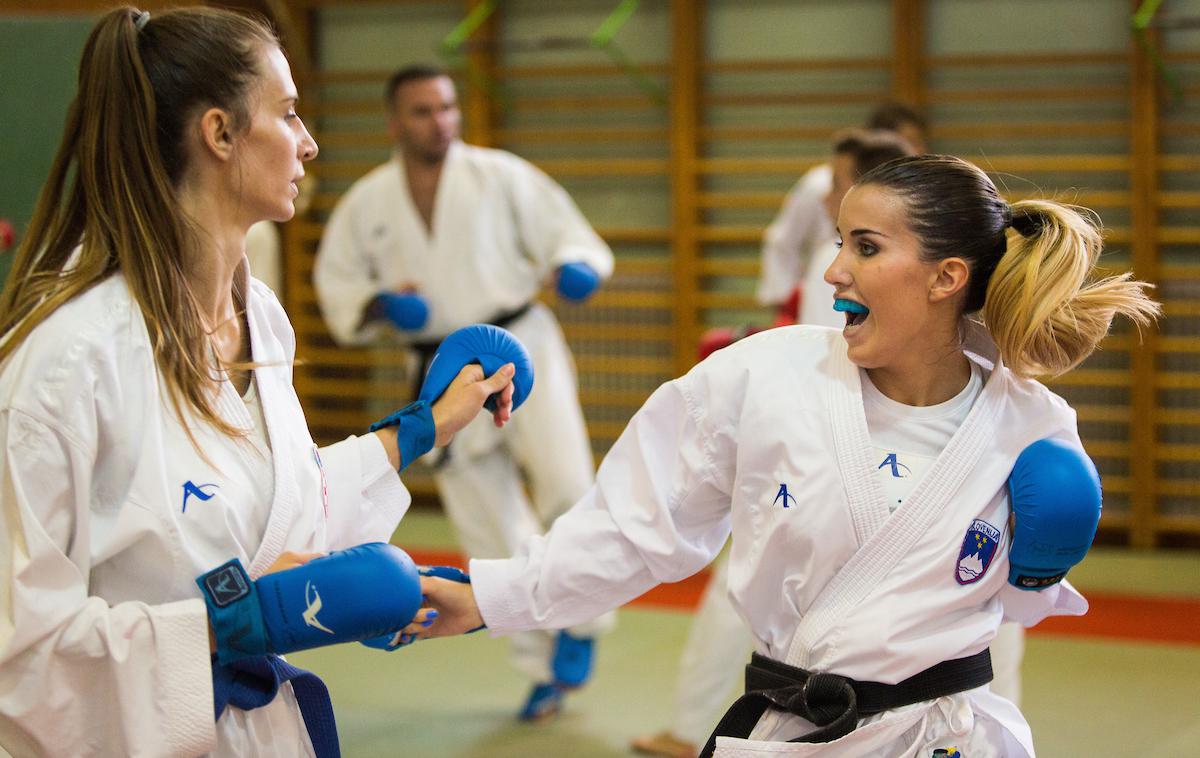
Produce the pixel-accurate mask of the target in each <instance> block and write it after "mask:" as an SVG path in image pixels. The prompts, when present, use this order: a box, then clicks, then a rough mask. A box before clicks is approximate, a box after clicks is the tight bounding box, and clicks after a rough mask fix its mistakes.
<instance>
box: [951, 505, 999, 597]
mask: <svg viewBox="0 0 1200 758" xmlns="http://www.w3.org/2000/svg"><path fill="white" fill-rule="evenodd" d="M999 544H1000V530H999V529H997V528H996V527H994V526H992V525H991V524H989V523H988V522H986V521H984V520H982V519H975V520H974V521H972V522H971V526H969V527H968V528H967V536H966V537H964V538H963V544H962V549H961V550H959V551H958V563H957V564H955V567H954V578H955V579H956V580H957V581H958V583H959V584H974V583H975V582H978V581H979V580H980V579H982V578H983V575H984V573H986V572H987V570H988V566H990V565H992V558H994V557H995V556H996V546H997V545H999Z"/></svg>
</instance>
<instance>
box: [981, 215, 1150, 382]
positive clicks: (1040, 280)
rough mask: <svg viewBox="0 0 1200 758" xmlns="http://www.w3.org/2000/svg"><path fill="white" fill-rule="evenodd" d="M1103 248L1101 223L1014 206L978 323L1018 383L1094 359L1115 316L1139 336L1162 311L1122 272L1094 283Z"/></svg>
mask: <svg viewBox="0 0 1200 758" xmlns="http://www.w3.org/2000/svg"><path fill="white" fill-rule="evenodd" d="M1102 247H1103V238H1102V236H1101V233H1100V229H1099V224H1098V220H1097V219H1096V218H1095V215H1094V214H1093V213H1092V212H1091V211H1088V210H1087V209H1083V208H1075V207H1071V206H1066V205H1061V204H1059V203H1055V202H1051V201H1048V200H1022V201H1020V202H1017V203H1015V204H1013V206H1012V226H1011V227H1010V229H1009V230H1008V251H1007V252H1006V253H1005V254H1004V256H1003V257H1001V259H1000V261H999V262H998V263H997V265H996V269H995V271H994V272H993V273H992V276H991V279H990V281H989V283H988V287H987V296H986V298H985V300H984V306H983V321H984V324H985V325H986V326H987V328H988V331H989V332H990V333H991V335H992V338H993V339H994V340H995V341H996V345H997V347H998V348H999V350H1000V355H1001V357H1002V358H1003V360H1004V363H1005V365H1007V366H1008V368H1009V369H1010V370H1012V371H1013V372H1015V373H1017V374H1019V375H1022V376H1059V375H1061V374H1063V373H1066V372H1067V371H1069V370H1071V369H1072V368H1074V367H1075V366H1078V365H1079V364H1080V363H1082V362H1083V361H1084V359H1086V358H1087V357H1088V356H1089V355H1091V354H1092V351H1094V350H1095V349H1096V347H1097V345H1099V344H1100V341H1101V340H1102V339H1104V337H1105V335H1107V334H1108V330H1109V327H1110V325H1111V324H1112V320H1113V317H1114V316H1116V315H1118V314H1121V315H1124V316H1126V317H1128V318H1129V319H1131V320H1132V321H1133V322H1134V324H1136V325H1137V327H1138V329H1139V331H1140V330H1141V329H1142V328H1144V327H1146V326H1149V324H1150V323H1151V321H1152V320H1153V319H1154V318H1156V317H1157V316H1158V315H1159V313H1160V312H1161V307H1160V306H1159V304H1158V303H1157V302H1155V301H1154V300H1152V299H1150V297H1149V296H1148V295H1147V294H1146V291H1147V290H1148V289H1150V288H1151V287H1152V286H1153V285H1150V284H1147V283H1145V282H1140V281H1135V280H1133V278H1132V274H1130V273H1124V274H1121V275H1119V276H1112V277H1107V278H1103V279H1093V270H1094V268H1095V265H1096V262H1097V260H1098V258H1099V256H1100V250H1101V248H1102Z"/></svg>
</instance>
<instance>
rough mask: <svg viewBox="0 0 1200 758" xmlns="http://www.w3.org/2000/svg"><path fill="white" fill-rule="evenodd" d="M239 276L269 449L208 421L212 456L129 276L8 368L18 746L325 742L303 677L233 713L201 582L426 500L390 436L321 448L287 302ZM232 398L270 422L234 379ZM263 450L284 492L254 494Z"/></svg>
mask: <svg viewBox="0 0 1200 758" xmlns="http://www.w3.org/2000/svg"><path fill="white" fill-rule="evenodd" d="M239 279H240V281H241V283H242V286H243V288H245V287H248V288H249V293H248V296H247V300H246V311H247V312H246V317H247V321H248V322H249V329H250V334H249V336H250V342H251V346H252V358H253V360H254V361H256V362H259V363H260V364H262V365H261V366H260V367H259V368H257V369H255V371H254V377H255V391H256V392H257V394H258V397H259V401H260V404H261V408H262V412H263V414H264V416H265V420H266V427H267V433H268V436H269V440H270V447H271V450H270V453H269V455H270V459H269V461H268V460H266V459H265V456H264V453H263V452H261V451H260V450H257V449H255V447H254V446H253V445H252V443H251V442H249V441H236V440H232V439H230V438H229V437H226V436H224V435H222V434H220V433H219V432H217V431H216V430H214V429H212V428H211V427H208V426H206V425H203V424H201V423H200V422H198V421H195V422H193V423H192V424H191V432H192V434H193V435H195V438H196V440H197V442H198V443H199V446H200V449H201V450H202V451H203V453H204V456H205V457H207V460H205V458H204V457H201V455H199V454H198V453H197V452H196V449H195V448H194V447H193V446H192V443H191V441H190V440H189V438H188V434H187V431H186V430H185V428H184V427H183V426H182V425H181V424H180V422H179V420H178V418H177V417H176V415H175V412H174V409H173V406H172V404H171V402H170V400H169V399H168V398H167V396H166V391H165V389H164V384H163V380H162V377H161V375H160V374H159V372H158V369H157V367H156V366H155V363H154V359H153V353H152V349H151V345H150V338H149V335H148V333H147V329H146V323H145V321H144V319H143V317H142V313H141V310H140V309H139V308H138V306H137V305H136V303H135V302H134V301H133V299H132V297H131V295H130V292H129V290H128V288H127V287H126V285H125V280H124V278H123V276H122V275H120V274H116V275H113V276H111V277H110V278H108V279H107V280H105V281H104V282H102V283H100V284H98V285H96V286H95V287H94V288H92V289H91V290H89V291H88V292H86V293H84V294H82V295H80V296H79V297H77V298H76V299H75V300H73V301H71V302H70V303H67V304H66V305H64V306H62V307H61V308H59V309H58V310H57V311H56V312H54V313H53V314H52V315H51V316H50V317H49V318H48V319H47V320H46V321H45V322H43V323H42V324H40V325H39V326H38V327H37V328H36V329H35V330H34V331H33V333H32V334H30V335H29V337H28V338H26V339H25V341H24V342H23V343H22V344H21V346H20V347H19V348H18V349H17V350H16V352H14V353H13V354H12V355H11V356H10V357H9V358H8V359H7V361H6V362H5V364H4V366H3V368H2V369H0V450H2V453H3V456H4V458H3V464H2V468H0V516H2V518H0V745H3V746H4V747H5V748H7V749H8V750H9V751H11V752H12V753H13V754H15V755H64V756H66V755H69V756H91V755H98V756H115V755H153V756H176V755H177V756H194V755H199V754H203V753H209V752H211V753H212V754H214V755H220V756H239V757H243V758H244V757H245V756H301V755H311V753H312V748H311V744H310V742H309V738H308V734H307V731H306V729H305V727H304V723H303V720H302V717H301V715H300V712H299V710H298V709H297V706H296V703H295V697H294V695H293V693H292V689H291V685H290V684H285V685H284V686H283V687H282V688H281V690H280V693H279V696H278V697H277V698H276V699H275V700H274V701H273V702H272V703H270V704H269V705H267V706H265V707H263V708H259V709H256V710H252V711H241V710H238V709H234V708H228V709H226V711H225V713H224V714H223V715H222V717H221V719H220V721H219V722H217V723H216V724H215V725H214V723H213V692H212V674H211V668H210V660H209V650H208V626H207V611H206V609H205V604H204V602H203V600H202V599H201V597H200V590H199V588H198V587H197V586H196V583H195V579H196V577H197V576H198V575H200V574H201V573H204V572H206V571H208V570H210V569H213V568H215V567H216V566H219V565H220V564H222V563H224V562H225V561H227V560H229V559H230V558H234V557H236V558H239V559H240V560H241V561H242V563H243V565H245V566H246V567H247V570H248V571H249V572H250V574H251V576H253V577H257V576H259V575H261V574H262V573H263V571H264V570H266V569H267V568H268V567H269V566H270V565H271V564H272V563H274V561H275V560H276V559H277V558H278V557H279V555H280V554H281V553H282V552H284V551H288V550H290V551H304V552H318V551H325V550H332V549H337V548H343V547H349V546H351V545H354V544H359V543H362V542H369V541H375V540H383V541H386V540H387V539H388V538H389V537H390V536H391V534H392V532H393V530H394V528H395V526H396V523H397V522H398V521H399V520H400V517H401V516H402V515H403V514H404V512H405V510H406V509H407V508H408V505H409V502H410V498H409V495H408V492H407V490H405V488H404V486H403V485H402V484H401V483H400V479H399V477H398V476H397V475H396V472H395V470H394V469H392V468H391V466H390V464H389V463H388V460H387V455H386V453H385V452H384V450H383V446H382V445H381V444H380V442H379V440H378V439H377V438H376V437H375V436H374V435H367V436H365V437H350V438H348V439H346V440H345V441H343V442H340V443H338V444H335V445H332V446H330V447H326V448H322V449H321V451H320V453H319V456H318V452H317V447H316V446H315V445H314V444H313V441H312V438H311V437H310V436H309V431H308V427H307V424H306V423H305V419H304V413H303V411H302V410H301V408H300V402H299V400H298V399H297V397H296V393H295V391H294V390H293V388H292V359H293V356H294V353H295V337H294V334H293V332H292V329H291V326H290V324H289V323H288V320H287V316H286V315H285V314H284V312H283V309H282V308H281V307H280V305H279V303H278V302H277V301H276V299H275V298H274V296H273V295H272V294H271V292H270V291H269V290H268V289H267V288H266V287H265V286H264V285H262V284H261V283H259V282H257V281H253V280H250V281H249V282H248V283H247V279H246V278H245V267H243V269H242V271H241V274H240V277H239ZM217 405H218V410H219V412H220V413H221V415H222V417H223V418H225V419H226V420H228V421H229V422H231V423H233V424H235V425H237V426H239V427H242V428H249V427H250V426H251V424H252V421H251V419H252V416H251V415H250V411H249V410H248V409H247V407H246V404H245V403H243V399H242V397H240V396H239V395H238V393H237V391H236V390H235V389H234V388H233V386H232V385H231V384H230V383H229V382H225V383H224V384H223V385H222V388H221V394H220V396H219V398H218V403H217ZM264 466H268V467H273V470H274V478H273V482H272V483H271V485H270V487H271V489H272V490H273V496H272V498H271V499H270V500H269V501H263V500H262V499H261V497H259V498H256V497H254V493H255V492H261V491H262V489H263V488H262V484H263V483H262V481H261V479H262V476H261V472H262V470H263V468H264ZM189 485H191V491H189ZM196 492H198V493H199V495H197V494H196ZM363 654H364V655H371V654H375V653H373V652H369V651H364V653H363Z"/></svg>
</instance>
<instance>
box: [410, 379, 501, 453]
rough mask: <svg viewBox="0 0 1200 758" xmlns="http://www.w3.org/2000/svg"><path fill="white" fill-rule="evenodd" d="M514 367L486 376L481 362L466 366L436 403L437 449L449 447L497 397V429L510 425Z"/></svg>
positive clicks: (434, 406) (495, 416)
mask: <svg viewBox="0 0 1200 758" xmlns="http://www.w3.org/2000/svg"><path fill="white" fill-rule="evenodd" d="M514 372H515V368H514V367H513V364H511V363H506V364H504V365H503V366H501V367H500V368H499V369H497V370H496V373H494V374H492V375H491V376H489V377H486V378H485V377H484V375H483V369H482V368H481V367H480V366H479V364H477V363H472V364H470V365H467V366H463V368H462V370H461V371H459V372H458V376H456V377H455V378H454V381H452V382H450V386H449V387H447V388H446V391H445V392H444V393H443V394H442V396H441V397H440V398H438V400H437V402H435V403H434V404H433V408H431V409H430V410H431V411H432V412H433V424H434V427H435V428H436V429H437V437H436V439H435V441H434V445H435V446H436V447H445V446H446V445H448V444H450V440H452V439H453V438H454V435H455V434H457V433H458V432H459V430H461V429H462V428H463V427H464V426H466V425H467V424H469V423H471V420H472V419H474V418H475V416H477V415H478V414H479V409H480V408H482V407H483V403H484V401H486V400H487V399H488V398H489V397H491V396H492V395H496V410H495V412H494V413H493V414H492V420H493V423H495V424H496V427H497V428H499V427H502V426H504V425H505V424H506V423H508V420H509V418H510V417H511V416H512V397H513V383H512V378H513V373H514Z"/></svg>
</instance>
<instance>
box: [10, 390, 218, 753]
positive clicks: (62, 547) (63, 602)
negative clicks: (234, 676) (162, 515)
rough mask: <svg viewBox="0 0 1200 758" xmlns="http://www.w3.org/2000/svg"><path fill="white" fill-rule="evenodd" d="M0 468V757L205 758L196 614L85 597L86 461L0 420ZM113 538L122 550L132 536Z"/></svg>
mask: <svg viewBox="0 0 1200 758" xmlns="http://www.w3.org/2000/svg"><path fill="white" fill-rule="evenodd" d="M0 455H2V456H3V458H2V461H3V463H2V465H0V745H3V746H4V747H5V748H7V749H8V750H9V751H10V752H13V753H14V754H16V755H24V754H39V755H40V754H47V755H97V754H101V755H129V754H135V753H136V754H145V755H196V754H201V753H205V752H208V751H210V750H212V749H213V746H214V744H215V740H216V732H215V727H214V723H213V711H212V702H213V699H212V674H211V666H210V660H209V640H208V625H207V613H206V611H205V607H204V603H203V601H202V600H200V599H198V598H197V599H192V600H184V601H180V602H174V603H167V604H163V605H148V604H146V603H141V602H137V601H127V602H121V603H117V604H115V605H110V604H109V603H108V602H107V601H105V600H104V599H102V598H99V597H95V596H92V595H91V594H90V591H89V574H90V571H91V566H92V562H93V560H94V559H95V556H94V555H93V554H92V547H91V546H92V542H93V540H98V539H99V536H98V535H95V534H93V533H92V529H93V528H94V524H93V523H92V522H91V520H90V518H89V516H90V512H91V507H92V502H93V498H94V497H96V496H97V494H96V492H95V490H96V482H95V481H93V476H92V471H93V468H94V466H95V461H96V451H95V450H94V448H91V447H89V444H88V442H87V441H84V440H81V439H80V438H79V437H78V436H77V435H76V433H75V432H74V431H73V430H72V429H70V428H65V426H64V425H63V424H61V423H55V422H52V421H51V420H49V419H43V418H38V417H35V416H34V415H32V414H30V413H26V412H23V411H20V410H16V409H13V408H7V409H3V410H0ZM129 515H130V516H131V517H132V518H134V519H136V518H137V516H138V515H139V514H138V513H137V512H136V509H131V511H130V514H129ZM127 527H128V529H129V536H130V539H136V537H137V533H138V530H139V527H138V525H137V524H134V523H132V522H130V523H128V524H127ZM118 528H122V527H118ZM149 570H167V569H166V568H159V569H154V568H149Z"/></svg>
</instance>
